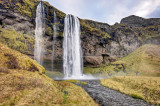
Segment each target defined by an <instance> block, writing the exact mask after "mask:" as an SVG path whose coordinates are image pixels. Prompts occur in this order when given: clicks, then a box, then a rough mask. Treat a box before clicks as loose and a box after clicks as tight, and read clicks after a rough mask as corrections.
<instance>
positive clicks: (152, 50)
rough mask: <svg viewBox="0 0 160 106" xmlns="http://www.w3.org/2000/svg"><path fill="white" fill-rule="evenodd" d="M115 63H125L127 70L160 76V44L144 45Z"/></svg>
mask: <svg viewBox="0 0 160 106" xmlns="http://www.w3.org/2000/svg"><path fill="white" fill-rule="evenodd" d="M114 64H124V65H125V70H126V72H130V71H131V72H136V73H140V74H146V75H157V76H160V46H159V45H144V46H142V47H140V48H138V49H137V50H135V51H134V52H132V53H131V54H129V55H127V56H126V57H124V58H122V59H119V60H118V61H117V62H115V63H114Z"/></svg>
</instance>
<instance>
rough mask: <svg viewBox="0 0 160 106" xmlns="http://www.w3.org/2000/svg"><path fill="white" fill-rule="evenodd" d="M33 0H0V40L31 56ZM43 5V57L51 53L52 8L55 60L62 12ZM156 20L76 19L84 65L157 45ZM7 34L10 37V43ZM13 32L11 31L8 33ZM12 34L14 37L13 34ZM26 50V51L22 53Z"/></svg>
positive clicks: (59, 51) (159, 27) (58, 53)
mask: <svg viewBox="0 0 160 106" xmlns="http://www.w3.org/2000/svg"><path fill="white" fill-rule="evenodd" d="M38 3H39V1H37V0H16V1H14V0H7V1H6V0H0V7H1V8H0V12H1V16H0V25H1V29H0V38H1V40H0V42H2V43H4V44H6V45H8V46H9V47H11V48H13V49H15V50H18V51H20V52H22V53H24V54H28V55H30V56H33V48H34V28H35V16H36V6H37V5H38ZM43 4H44V7H45V23H46V28H45V29H46V34H45V36H44V38H45V48H46V51H45V57H44V58H45V59H48V60H49V59H50V57H51V55H52V41H53V39H54V38H53V25H54V11H55V12H56V14H57V23H58V24H57V27H58V28H57V32H58V33H57V38H56V42H55V61H61V60H62V57H63V56H62V55H63V53H62V48H63V47H62V43H63V29H64V18H65V13H63V12H62V11H59V10H58V9H56V8H55V7H53V6H51V5H50V4H49V3H47V2H43ZM159 22H160V19H144V18H141V17H138V16H129V17H126V18H124V19H122V21H121V23H120V24H119V23H117V24H115V25H112V26H111V25H109V24H107V23H101V22H95V21H92V20H84V19H80V24H81V32H82V33H81V40H82V49H83V54H84V65H85V66H94V67H97V66H99V65H101V64H102V63H109V62H111V61H115V59H116V58H120V57H124V56H126V55H127V54H129V53H131V52H132V51H134V50H135V49H137V48H138V47H140V46H141V45H143V44H147V43H152V44H160V43H159V41H160V23H159ZM6 32H10V36H14V39H20V41H19V42H20V43H21V45H18V44H19V42H17V41H16V40H14V42H12V44H10V43H9V41H13V39H10V37H6V36H8V34H4V33H6ZM11 32H14V33H11ZM15 35H16V36H15ZM26 51H27V52H26Z"/></svg>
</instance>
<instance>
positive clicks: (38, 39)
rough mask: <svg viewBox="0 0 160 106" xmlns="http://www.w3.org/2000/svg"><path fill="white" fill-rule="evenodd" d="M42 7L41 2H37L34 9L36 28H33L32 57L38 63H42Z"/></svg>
mask: <svg viewBox="0 0 160 106" xmlns="http://www.w3.org/2000/svg"><path fill="white" fill-rule="evenodd" d="M44 29H45V27H44V7H43V4H42V2H40V3H39V5H38V6H37V10H36V29H35V47H34V59H35V60H36V61H37V62H38V63H39V64H42V63H43V59H42V56H43V35H44Z"/></svg>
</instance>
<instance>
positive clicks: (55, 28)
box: [52, 10, 57, 71]
mask: <svg viewBox="0 0 160 106" xmlns="http://www.w3.org/2000/svg"><path fill="white" fill-rule="evenodd" d="M56 39H57V15H56V12H55V10H54V25H53V43H52V71H54V54H55V42H56Z"/></svg>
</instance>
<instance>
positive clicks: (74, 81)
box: [67, 80, 79, 83]
mask: <svg viewBox="0 0 160 106" xmlns="http://www.w3.org/2000/svg"><path fill="white" fill-rule="evenodd" d="M67 81H68V82H72V83H78V82H79V81H78V80H67Z"/></svg>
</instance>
